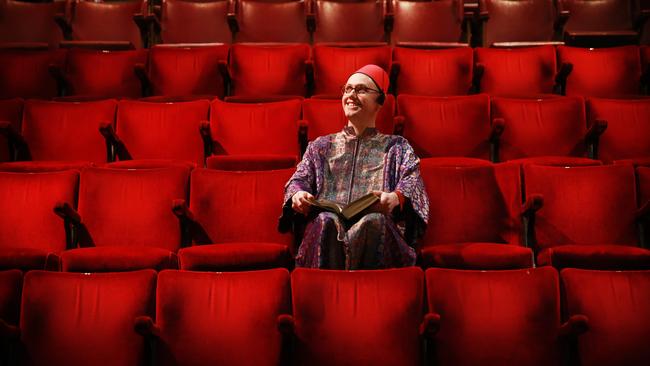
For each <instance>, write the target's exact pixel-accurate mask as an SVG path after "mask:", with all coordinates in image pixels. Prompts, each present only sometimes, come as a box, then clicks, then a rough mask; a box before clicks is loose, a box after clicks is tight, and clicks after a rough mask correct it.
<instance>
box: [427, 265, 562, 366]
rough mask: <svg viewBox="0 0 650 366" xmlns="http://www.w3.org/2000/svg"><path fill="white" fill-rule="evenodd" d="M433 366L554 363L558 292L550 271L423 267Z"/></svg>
mask: <svg viewBox="0 0 650 366" xmlns="http://www.w3.org/2000/svg"><path fill="white" fill-rule="evenodd" d="M426 281H427V297H428V300H429V312H431V313H433V314H437V315H439V316H440V322H439V330H438V331H437V333H436V334H435V335H434V336H433V343H434V347H435V356H434V359H435V361H436V364H437V365H440V366H446V365H455V366H464V365H485V366H488V365H495V366H496V365H539V366H542V365H543V366H547V365H560V364H561V352H560V347H559V342H558V335H559V329H560V289H559V284H558V275H557V272H556V271H555V270H554V269H552V268H548V267H547V268H535V269H521V270H511V271H458V270H449V269H428V270H427V272H426Z"/></svg>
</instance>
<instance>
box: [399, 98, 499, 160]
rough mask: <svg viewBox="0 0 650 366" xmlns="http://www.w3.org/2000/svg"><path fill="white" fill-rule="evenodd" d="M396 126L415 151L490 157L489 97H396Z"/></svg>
mask: <svg viewBox="0 0 650 366" xmlns="http://www.w3.org/2000/svg"><path fill="white" fill-rule="evenodd" d="M397 106H398V111H399V112H398V114H399V116H398V117H397V118H396V121H397V122H398V125H397V129H400V124H399V123H401V125H402V126H403V136H404V137H406V138H407V139H408V140H409V142H410V144H411V146H413V149H414V150H415V152H416V154H417V155H418V156H419V157H421V158H429V157H472V158H481V159H486V160H487V159H489V158H490V133H491V131H490V123H489V121H490V98H489V97H488V96H487V95H486V94H481V95H472V96H459V97H425V96H415V95H400V96H398V97H397Z"/></svg>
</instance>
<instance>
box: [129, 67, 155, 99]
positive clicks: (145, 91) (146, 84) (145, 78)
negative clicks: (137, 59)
mask: <svg viewBox="0 0 650 366" xmlns="http://www.w3.org/2000/svg"><path fill="white" fill-rule="evenodd" d="M133 72H134V73H135V76H136V77H137V78H138V80H140V84H141V86H142V95H143V96H148V95H149V94H150V92H151V80H149V75H148V74H147V67H146V65H145V64H135V65H134V66H133Z"/></svg>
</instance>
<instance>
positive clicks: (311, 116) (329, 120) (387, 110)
mask: <svg viewBox="0 0 650 366" xmlns="http://www.w3.org/2000/svg"><path fill="white" fill-rule="evenodd" d="M394 113H395V97H393V96H392V95H386V100H385V101H384V105H383V106H382V107H381V109H380V110H379V114H378V115H377V120H376V121H375V124H376V127H377V130H379V132H381V133H385V134H387V135H391V134H392V133H393V115H394ZM302 118H303V119H304V120H306V121H307V123H308V125H309V129H308V130H307V131H308V135H307V136H308V139H309V140H310V141H313V140H314V139H316V138H317V137H318V136H325V135H329V134H331V133H336V132H339V131H341V129H342V128H343V127H344V126H346V125H347V123H348V120H347V118H345V113H344V112H343V108H342V107H341V100H340V99H319V98H310V99H305V100H304V101H303V102H302Z"/></svg>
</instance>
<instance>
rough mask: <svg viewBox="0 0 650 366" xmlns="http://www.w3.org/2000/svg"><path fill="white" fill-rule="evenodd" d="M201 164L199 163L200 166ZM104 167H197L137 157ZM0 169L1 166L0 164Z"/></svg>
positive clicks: (171, 161)
mask: <svg viewBox="0 0 650 366" xmlns="http://www.w3.org/2000/svg"><path fill="white" fill-rule="evenodd" d="M201 165H203V164H200V165H199V166H201ZM102 166H103V167H106V168H115V169H156V168H167V167H170V166H179V167H183V168H186V169H190V170H192V169H194V168H196V167H197V164H196V163H193V162H191V161H187V160H174V159H138V160H122V161H116V162H113V163H107V164H103V165H102ZM0 169H2V166H1V165H0Z"/></svg>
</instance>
